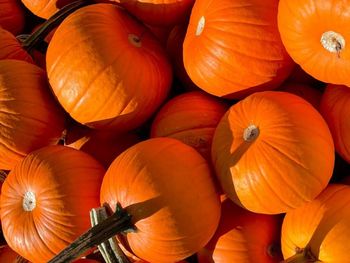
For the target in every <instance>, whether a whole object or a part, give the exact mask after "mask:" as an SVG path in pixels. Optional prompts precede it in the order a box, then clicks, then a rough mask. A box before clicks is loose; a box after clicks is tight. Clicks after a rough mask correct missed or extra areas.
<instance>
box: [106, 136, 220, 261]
mask: <svg viewBox="0 0 350 263" xmlns="http://www.w3.org/2000/svg"><path fill="white" fill-rule="evenodd" d="M193 187H195V191H194V190H193V189H194V188H193ZM117 202H119V203H120V204H121V206H122V207H123V208H125V209H126V211H127V212H128V213H129V214H130V215H131V216H132V217H131V221H132V223H133V224H134V225H135V228H136V229H137V231H136V232H134V233H132V232H131V233H126V234H125V240H126V242H127V244H128V245H129V247H130V248H131V250H132V252H133V253H134V254H135V255H136V256H137V257H139V258H140V259H143V260H146V261H149V262H159V263H161V262H176V261H180V260H183V259H185V258H186V257H188V256H190V255H192V254H194V253H195V252H197V251H198V250H199V249H200V248H202V247H203V246H204V245H205V244H206V243H207V242H208V241H209V240H210V239H211V237H212V236H213V234H214V232H215V230H216V228H217V226H218V222H219V217H220V200H219V196H218V194H217V193H216V190H215V187H214V184H213V180H212V177H211V172H210V169H209V166H208V164H207V162H206V161H205V159H204V158H203V157H202V156H201V155H200V154H198V153H197V151H196V150H194V149H193V148H192V147H190V146H188V145H186V144H184V143H182V142H180V141H178V140H175V139H172V138H153V139H149V140H146V141H143V142H140V143H138V144H136V145H134V146H132V147H131V148H129V149H127V150H126V151H125V152H123V153H122V154H120V155H119V156H118V157H117V158H116V159H115V161H114V162H113V163H112V164H111V166H110V167H109V169H108V170H107V173H106V175H105V177H104V179H103V183H102V187H101V203H102V204H103V203H107V204H109V206H110V207H111V208H112V209H115V207H116V204H117Z"/></svg>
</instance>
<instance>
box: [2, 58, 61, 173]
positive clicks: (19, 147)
mask: <svg viewBox="0 0 350 263" xmlns="http://www.w3.org/2000/svg"><path fill="white" fill-rule="evenodd" d="M0 91H1V92H0V107H1V112H0V129H1V134H0V169H4V170H11V169H12V168H13V167H14V165H15V164H16V163H17V162H18V161H20V160H22V159H23V158H24V157H25V156H26V155H27V154H28V153H30V152H32V151H34V150H36V149H39V148H41V147H44V146H47V145H50V144H56V143H57V142H58V140H59V138H60V137H61V134H62V132H63V130H64V125H65V123H64V122H65V116H64V113H63V111H62V109H61V108H60V107H59V105H58V104H57V103H56V101H55V100H54V98H53V96H52V94H51V93H50V90H49V86H48V83H47V79H46V74H45V71H44V70H42V69H41V68H39V67H37V66H35V65H33V64H30V63H28V62H24V61H19V60H8V59H6V60H0Z"/></svg>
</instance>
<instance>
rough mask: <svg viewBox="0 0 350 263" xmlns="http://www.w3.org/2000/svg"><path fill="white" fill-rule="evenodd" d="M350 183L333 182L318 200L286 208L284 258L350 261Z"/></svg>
mask: <svg viewBox="0 0 350 263" xmlns="http://www.w3.org/2000/svg"><path fill="white" fill-rule="evenodd" d="M349 236H350V186H346V185H341V184H338V185H332V184H330V185H329V186H328V187H327V188H326V189H325V190H324V191H323V192H322V193H321V194H320V195H319V196H318V197H317V198H316V199H315V200H313V201H311V202H309V203H306V204H305V205H303V206H302V207H299V208H297V209H295V210H291V211H289V212H287V214H286V216H285V218H284V220H283V224H282V235H281V247H282V252H283V256H284V258H285V259H286V260H285V261H283V262H286V263H287V262H300V263H306V262H315V263H316V262H348V261H349V250H350V243H349V242H348V239H349Z"/></svg>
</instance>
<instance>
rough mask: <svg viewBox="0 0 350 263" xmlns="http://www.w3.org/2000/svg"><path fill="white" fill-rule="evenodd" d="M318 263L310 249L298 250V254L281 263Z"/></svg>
mask: <svg viewBox="0 0 350 263" xmlns="http://www.w3.org/2000/svg"><path fill="white" fill-rule="evenodd" d="M313 262H317V258H316V257H315V256H314V255H313V254H312V253H311V251H310V249H309V248H304V249H299V248H298V249H297V250H296V254H295V255H294V256H292V257H290V258H287V259H286V260H283V261H281V263H313Z"/></svg>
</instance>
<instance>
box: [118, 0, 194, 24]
mask: <svg viewBox="0 0 350 263" xmlns="http://www.w3.org/2000/svg"><path fill="white" fill-rule="evenodd" d="M118 2H119V3H120V5H121V6H123V7H125V8H126V9H127V10H128V11H129V12H130V13H132V14H133V15H135V16H136V17H137V18H139V19H140V20H142V21H143V22H145V23H146V24H149V25H153V26H163V27H164V26H174V25H176V24H179V23H181V22H183V21H184V20H186V17H187V16H188V15H189V13H190V12H191V7H192V6H193V3H194V2H195V1H194V0H119V1H118Z"/></svg>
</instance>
